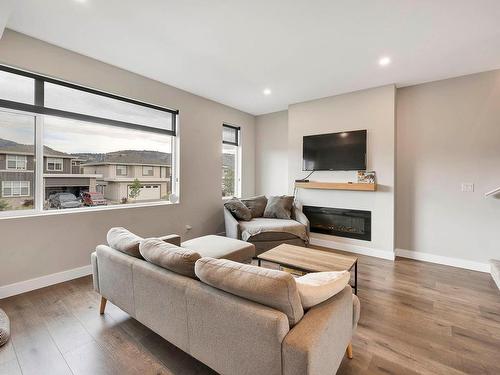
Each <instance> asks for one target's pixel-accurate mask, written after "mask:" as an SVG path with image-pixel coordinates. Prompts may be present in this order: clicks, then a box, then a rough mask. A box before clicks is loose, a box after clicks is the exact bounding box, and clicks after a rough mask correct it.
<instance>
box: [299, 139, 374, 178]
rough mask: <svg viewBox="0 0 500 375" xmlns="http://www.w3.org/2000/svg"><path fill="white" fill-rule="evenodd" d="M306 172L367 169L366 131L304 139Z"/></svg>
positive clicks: (303, 150) (303, 149)
mask: <svg viewBox="0 0 500 375" xmlns="http://www.w3.org/2000/svg"><path fill="white" fill-rule="evenodd" d="M302 156H303V164H302V170H304V171H357V170H365V169H366V130H355V131H350V132H342V133H330V134H318V135H308V136H305V137H304V138H303V148H302Z"/></svg>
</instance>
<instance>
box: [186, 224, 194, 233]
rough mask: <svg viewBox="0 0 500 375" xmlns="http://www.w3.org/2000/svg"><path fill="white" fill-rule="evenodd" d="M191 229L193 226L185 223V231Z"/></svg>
mask: <svg viewBox="0 0 500 375" xmlns="http://www.w3.org/2000/svg"><path fill="white" fill-rule="evenodd" d="M191 229H193V227H192V226H191V225H189V224H186V232H188V231H190V230H191Z"/></svg>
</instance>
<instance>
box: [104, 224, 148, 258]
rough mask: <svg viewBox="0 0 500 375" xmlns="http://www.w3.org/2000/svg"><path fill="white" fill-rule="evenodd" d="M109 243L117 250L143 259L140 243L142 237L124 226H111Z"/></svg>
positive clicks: (108, 237) (108, 236)
mask: <svg viewBox="0 0 500 375" xmlns="http://www.w3.org/2000/svg"><path fill="white" fill-rule="evenodd" d="M107 240H108V245H109V247H112V248H113V249H115V250H118V251H121V252H122V253H125V254H128V255H131V256H133V257H135V258H139V259H142V256H141V254H140V252H139V243H140V242H141V241H142V240H143V238H142V237H139V236H137V235H135V234H134V233H132V232H130V231H128V230H127V229H125V228H122V227H116V228H111V229H110V230H109V231H108V235H107Z"/></svg>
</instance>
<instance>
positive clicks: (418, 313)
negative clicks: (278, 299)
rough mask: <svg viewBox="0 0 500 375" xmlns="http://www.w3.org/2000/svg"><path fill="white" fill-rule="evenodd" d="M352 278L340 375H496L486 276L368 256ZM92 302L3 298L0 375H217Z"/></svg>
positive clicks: (499, 370)
mask: <svg viewBox="0 0 500 375" xmlns="http://www.w3.org/2000/svg"><path fill="white" fill-rule="evenodd" d="M358 271H359V274H358V285H359V289H358V297H359V298H360V300H361V319H360V322H359V327H358V330H357V331H356V334H355V336H354V339H353V347H354V359H352V360H348V359H347V358H345V359H344V361H343V362H342V365H341V367H340V369H339V371H338V374H370V375H373V374H375V375H376V374H405V375H407V374H433V375H435V374H447V375H448V374H451V375H453V374H500V292H499V291H498V289H496V287H495V286H494V284H493V281H492V279H491V276H490V275H489V274H485V273H480V272H474V271H466V270H461V269H457V268H452V267H446V266H440V265H435V264H430V263H424V262H417V261H413V260H408V259H402V258H398V259H397V260H396V261H395V262H391V261H386V260H382V259H377V258H371V257H366V256H360V257H359V270H358ZM99 300H100V298H99V296H98V295H97V294H96V293H94V292H93V291H92V282H91V279H90V277H84V278H80V279H76V280H73V281H69V282H66V283H62V284H58V285H55V286H51V287H47V288H44V289H39V290H37V291H33V292H29V293H25V294H22V295H19V296H15V297H11V298H7V299H3V300H0V307H2V308H3V309H4V310H5V311H6V312H7V314H8V315H9V316H10V318H11V323H12V339H11V340H10V342H9V343H8V344H7V345H6V346H4V347H2V348H0V374H2V375H3V374H9V375H13V374H24V375H31V374H36V375H43V374H50V375H52V374H92V375H97V374H141V375H146V374H171V375H174V374H175V375H177V374H179V375H180V374H182V375H190V374H196V375H201V374H214V372H213V371H212V370H210V369H209V368H208V367H206V366H205V365H204V364H202V363H200V362H198V361H196V360H195V359H193V358H192V357H190V356H189V355H187V354H185V353H183V352H182V351H181V350H179V349H177V348H176V347H175V346H173V345H172V344H170V343H168V342H167V341H165V340H163V339H162V338H161V337H160V336H158V335H157V334H155V333H154V332H152V331H150V330H149V329H148V328H146V327H145V326H143V325H142V324H140V323H139V322H137V321H136V320H134V319H132V318H130V317H129V316H128V315H127V314H126V313H124V312H123V311H121V310H120V309H119V308H117V307H116V306H114V305H113V304H111V303H108V305H107V306H106V313H105V315H103V316H100V315H99ZM242 339H244V338H242ZM332 339H333V338H332Z"/></svg>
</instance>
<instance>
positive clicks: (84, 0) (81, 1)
mask: <svg viewBox="0 0 500 375" xmlns="http://www.w3.org/2000/svg"><path fill="white" fill-rule="evenodd" d="M75 1H76V2H77V3H81V4H83V3H86V2H87V0H75Z"/></svg>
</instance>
